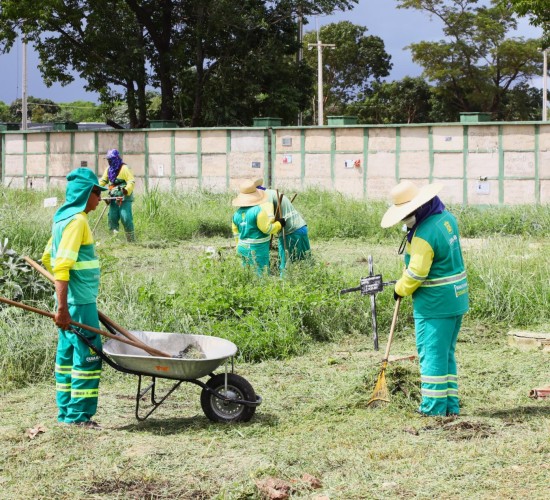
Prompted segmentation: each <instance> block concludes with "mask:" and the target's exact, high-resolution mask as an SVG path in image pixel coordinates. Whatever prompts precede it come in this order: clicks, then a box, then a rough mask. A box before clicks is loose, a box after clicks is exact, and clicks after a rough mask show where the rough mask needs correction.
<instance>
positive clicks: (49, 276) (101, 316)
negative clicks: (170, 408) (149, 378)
mask: <svg viewBox="0 0 550 500" xmlns="http://www.w3.org/2000/svg"><path fill="white" fill-rule="evenodd" d="M23 260H24V261H25V262H26V263H27V264H29V265H30V266H31V267H32V268H34V269H35V270H36V271H38V272H39V273H40V274H41V275H42V276H44V277H45V278H47V279H48V280H50V281H51V282H52V283H55V278H54V277H53V276H52V274H51V273H50V272H49V271H48V270H47V269H44V268H43V267H42V266H41V265H40V264H38V262H36V261H34V260H32V259H31V258H30V257H26V256H25V257H23ZM97 314H98V316H99V319H100V320H101V322H102V323H108V324H109V325H110V326H112V327H113V328H114V329H115V330H118V331H119V332H120V333H121V334H122V335H124V336H125V337H126V338H128V339H129V340H131V341H132V342H134V343H135V344H136V347H139V348H140V349H143V350H144V351H145V352H148V353H149V354H151V355H152V356H160V357H162V358H171V357H172V356H170V354H168V353H166V352H164V351H159V350H158V349H155V348H154V347H150V346H148V345H147V344H145V343H143V342H142V341H141V340H139V339H138V338H137V337H136V336H134V335H132V334H131V333H130V332H129V331H128V330H126V329H125V328H123V327H122V326H120V325H118V324H116V323H115V322H114V321H113V320H112V319H111V318H109V317H108V316H107V315H106V314H103V313H102V312H101V311H98V312H97ZM114 338H116V339H117V340H119V339H120V337H114Z"/></svg>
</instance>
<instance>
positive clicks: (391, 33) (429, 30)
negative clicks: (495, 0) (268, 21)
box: [0, 0, 542, 104]
mask: <svg viewBox="0 0 550 500" xmlns="http://www.w3.org/2000/svg"><path fill="white" fill-rule="evenodd" d="M396 5H397V2H396V1H395V0H360V1H359V3H358V4H357V6H356V7H355V9H354V10H353V11H351V12H344V13H337V14H335V15H332V16H322V17H318V18H317V19H315V18H312V19H310V20H309V21H310V22H309V24H308V25H307V26H306V27H305V30H306V31H312V30H315V29H316V25H317V26H319V27H321V26H323V25H325V24H329V23H333V22H338V21H351V22H353V23H354V24H359V25H361V26H366V27H367V29H368V32H367V33H368V34H371V35H377V36H379V37H380V38H382V40H383V41H384V44H385V47H386V51H387V52H388V53H389V54H390V55H391V56H392V63H393V70H392V72H391V74H390V76H389V77H388V80H389V81H391V80H400V79H401V78H403V77H405V76H419V75H420V73H421V68H420V67H419V66H417V65H416V64H414V63H413V62H412V61H411V56H410V52H409V51H408V50H407V49H405V47H406V46H407V45H409V44H410V43H413V42H419V41H421V40H439V39H441V38H442V32H441V23H440V22H438V21H437V20H436V19H433V20H430V17H429V16H428V15H427V14H423V13H420V12H417V11H413V10H402V9H397V8H396ZM517 35H518V36H524V37H526V38H534V37H539V36H540V35H541V30H540V29H538V28H533V27H532V26H529V24H528V23H527V21H525V20H520V26H519V29H518V33H517ZM541 58H542V56H541ZM21 59H22V51H21V44H20V43H18V44H17V45H16V46H15V47H14V48H13V49H12V51H11V53H9V54H4V55H0V75H2V76H1V79H0V101H3V102H5V103H8V104H9V103H11V102H12V101H13V100H15V99H17V98H18V97H21V74H22V65H21ZM38 63H39V62H38V57H37V55H36V53H35V52H34V51H33V50H32V48H31V47H29V50H28V63H27V64H28V66H27V72H28V85H27V89H28V90H27V93H28V95H29V96H34V97H40V98H43V99H51V100H53V101H55V102H71V101H76V100H87V101H94V102H97V98H98V96H97V94H95V93H89V92H86V91H85V90H84V88H83V82H82V81H81V80H79V79H77V80H76V81H75V82H74V83H72V84H70V85H68V86H66V87H62V86H61V85H58V84H56V85H53V86H52V87H50V88H48V87H46V86H45V85H44V84H43V83H42V78H41V76H40V72H39V71H38ZM532 84H533V85H536V86H537V87H541V86H542V78H536V79H534V81H533V82H532Z"/></svg>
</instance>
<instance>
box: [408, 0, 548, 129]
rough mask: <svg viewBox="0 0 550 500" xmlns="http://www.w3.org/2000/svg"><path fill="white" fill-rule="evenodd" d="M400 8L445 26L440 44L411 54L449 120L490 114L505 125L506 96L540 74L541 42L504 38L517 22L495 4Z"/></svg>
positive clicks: (422, 0) (438, 2)
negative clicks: (424, 14) (460, 114)
mask: <svg viewBox="0 0 550 500" xmlns="http://www.w3.org/2000/svg"><path fill="white" fill-rule="evenodd" d="M399 8H412V9H417V10H421V11H425V12H427V13H429V14H431V15H433V16H436V17H438V18H439V19H440V20H441V21H442V22H443V25H444V28H443V33H444V35H445V37H446V38H445V39H444V40H441V41H439V42H419V43H413V44H411V45H410V49H411V51H412V54H413V60H414V61H415V62H417V63H418V64H420V65H421V66H422V67H423V68H424V71H423V75H424V76H425V77H426V78H427V79H428V80H429V81H431V82H434V83H435V87H436V89H435V91H436V93H437V96H438V98H439V100H440V101H441V103H443V104H444V106H443V107H444V108H446V111H445V113H444V114H446V115H447V116H449V115H452V114H454V115H455V117H457V115H458V112H459V111H488V112H492V113H494V115H495V117H496V118H498V119H506V113H505V112H504V107H503V102H504V101H505V100H506V96H507V94H508V93H509V92H511V91H512V89H514V88H515V87H519V88H521V86H523V85H526V84H527V83H528V82H529V81H530V79H531V78H532V76H533V75H538V74H540V70H541V57H540V48H539V46H540V40H537V39H529V40H524V39H523V38H521V37H520V38H509V37H507V34H508V33H509V32H510V31H511V30H513V29H515V28H516V26H517V20H516V17H515V14H514V12H512V11H510V10H509V9H507V8H506V7H505V6H503V5H501V4H499V2H498V1H497V0H494V1H493V2H492V5H491V6H489V7H486V6H483V5H482V6H478V2H477V0H456V1H454V2H446V1H444V0H399ZM455 119H456V118H455Z"/></svg>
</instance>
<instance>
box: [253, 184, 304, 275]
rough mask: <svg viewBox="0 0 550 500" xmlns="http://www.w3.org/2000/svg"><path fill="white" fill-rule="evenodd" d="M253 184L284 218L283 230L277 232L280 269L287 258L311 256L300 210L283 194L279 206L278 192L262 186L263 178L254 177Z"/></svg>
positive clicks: (292, 260) (295, 259)
mask: <svg viewBox="0 0 550 500" xmlns="http://www.w3.org/2000/svg"><path fill="white" fill-rule="evenodd" d="M255 184H256V186H257V188H258V189H259V190H262V191H265V192H266V193H267V196H268V197H269V201H270V202H271V203H272V204H273V210H274V212H275V214H277V213H278V214H279V215H280V217H281V218H283V219H284V220H285V227H284V230H283V231H281V232H280V233H279V239H278V242H279V243H278V247H279V268H280V270H281V271H283V270H284V269H285V267H286V262H287V259H288V260H289V261H291V262H296V261H299V260H305V259H307V258H309V257H311V247H310V244H309V236H308V231H307V224H306V221H305V220H304V218H303V217H302V215H301V214H300V212H298V210H296V208H295V207H294V205H293V204H292V202H291V201H290V200H289V199H288V198H287V197H286V196H285V195H284V194H281V195H280V201H281V206H280V207H279V199H278V198H277V196H278V192H277V191H276V190H275V189H266V188H265V187H263V186H262V184H263V179H256V181H255Z"/></svg>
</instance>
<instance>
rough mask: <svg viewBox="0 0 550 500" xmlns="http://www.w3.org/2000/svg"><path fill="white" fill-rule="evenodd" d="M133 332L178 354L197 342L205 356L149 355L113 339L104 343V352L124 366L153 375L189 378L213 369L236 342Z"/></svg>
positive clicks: (230, 354) (229, 355)
mask: <svg viewBox="0 0 550 500" xmlns="http://www.w3.org/2000/svg"><path fill="white" fill-rule="evenodd" d="M132 333H133V334H134V335H135V336H136V337H137V338H138V339H140V340H141V341H143V342H144V343H145V344H147V345H149V346H151V347H154V348H156V349H159V350H161V351H164V352H166V353H168V354H172V355H174V356H175V355H178V353H179V352H180V351H183V350H184V349H185V348H187V347H188V346H189V345H190V344H195V345H197V346H198V347H200V349H201V350H202V352H203V353H204V355H205V356H206V357H205V358H204V359H186V358H183V359H182V358H163V357H158V356H150V355H149V354H146V353H145V352H144V351H143V350H141V349H139V348H137V347H133V346H130V345H128V344H123V343H122V342H118V341H117V340H114V339H111V340H108V341H107V342H105V344H104V345H103V352H104V353H105V354H107V355H108V356H109V357H110V358H112V359H113V361H115V362H116V363H117V364H118V365H120V366H121V367H123V368H126V369H129V370H133V371H136V372H140V373H142V374H144V375H151V376H153V377H161V378H170V379H175V380H189V379H197V378H201V377H204V376H206V375H208V374H210V373H212V372H213V371H214V370H215V369H216V368H218V366H220V365H221V364H222V363H223V362H224V361H225V360H226V359H227V358H230V357H232V356H234V355H235V354H236V352H237V346H236V345H235V344H234V343H233V342H230V341H229V340H225V339H221V338H219V337H209V336H207V335H192V334H184V333H167V332H140V331H132Z"/></svg>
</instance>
